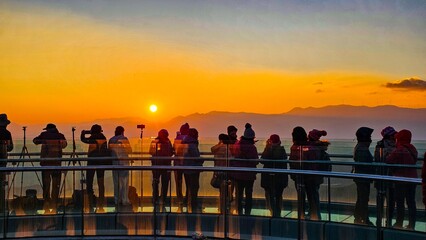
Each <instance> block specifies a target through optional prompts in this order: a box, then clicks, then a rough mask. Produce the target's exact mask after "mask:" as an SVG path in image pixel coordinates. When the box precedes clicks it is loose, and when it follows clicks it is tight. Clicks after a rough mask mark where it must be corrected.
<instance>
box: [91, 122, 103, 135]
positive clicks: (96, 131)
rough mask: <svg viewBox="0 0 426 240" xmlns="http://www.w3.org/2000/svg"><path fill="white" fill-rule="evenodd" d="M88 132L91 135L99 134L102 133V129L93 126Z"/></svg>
mask: <svg viewBox="0 0 426 240" xmlns="http://www.w3.org/2000/svg"><path fill="white" fill-rule="evenodd" d="M90 132H91V133H92V134H93V133H101V132H102V127H101V126H100V125H98V124H95V125H93V126H92V128H90Z"/></svg>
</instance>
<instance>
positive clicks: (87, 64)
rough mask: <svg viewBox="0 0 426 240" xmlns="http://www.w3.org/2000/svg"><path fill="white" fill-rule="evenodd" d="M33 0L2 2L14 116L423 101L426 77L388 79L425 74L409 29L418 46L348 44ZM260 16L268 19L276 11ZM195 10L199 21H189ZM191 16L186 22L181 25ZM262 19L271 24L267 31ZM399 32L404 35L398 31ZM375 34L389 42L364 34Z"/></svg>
mask: <svg viewBox="0 0 426 240" xmlns="http://www.w3.org/2000/svg"><path fill="white" fill-rule="evenodd" d="M30 2H31V1H30ZM30 2H27V3H14V2H9V1H5V2H3V3H2V4H1V6H0V19H2V20H1V25H0V52H1V56H0V85H1V101H0V112H5V113H7V114H8V116H9V118H10V119H12V120H13V121H14V122H17V123H22V124H25V123H45V122H48V121H54V122H58V123H59V122H62V123H67V122H71V123H72V122H81V121H91V120H94V119H101V118H115V117H140V118H144V119H148V120H158V121H166V120H169V119H171V118H173V117H175V116H179V115H188V114H191V113H195V112H200V113H205V112H209V111H215V110H216V111H230V112H254V113H283V112H286V111H289V110H291V109H292V108H294V107H308V106H314V107H320V106H326V105H336V104H351V105H367V106H376V105H385V104H392V105H397V106H403V107H411V108H425V107H426V94H425V93H426V92H425V91H424V90H423V89H424V88H423V89H421V90H416V91H412V90H410V89H402V90H395V89H391V88H386V87H385V85H386V84H387V83H397V82H399V81H402V80H404V79H409V78H414V79H419V80H421V79H422V78H423V79H424V77H425V74H426V72H425V68H424V66H426V59H425V57H424V56H419V55H418V54H417V55H414V54H413V52H415V51H414V50H416V49H417V50H418V49H425V44H424V42H425V41H423V40H424V38H423V40H422V39H420V40H410V41H412V42H410V44H411V45H410V46H412V48H414V50H413V49H408V47H407V49H398V50H397V51H395V48H392V46H393V45H392V43H387V42H381V39H376V38H375V36H372V38H373V40H371V39H369V40H368V37H367V36H365V37H358V38H356V39H357V42H354V43H353V44H354V46H357V47H356V48H355V47H354V48H353V49H351V48H348V47H347V46H345V47H344V46H342V45H346V44H348V43H347V42H344V41H343V40H342V37H336V39H334V38H331V37H324V40H323V41H324V42H326V43H323V42H322V41H320V40H315V41H312V43H310V42H304V41H299V40H298V39H293V40H291V42H285V41H287V40H288V41H290V38H288V37H286V36H285V35H283V33H282V32H275V30H274V29H275V28H273V26H271V27H270V28H267V27H266V28H267V30H265V29H264V28H259V30H258V26H255V25H250V23H247V24H248V27H247V29H244V28H241V24H243V26H245V25H244V23H241V22H238V19H237V20H235V21H236V22H231V26H232V24H236V25H238V26H234V29H231V30H230V29H229V28H230V27H229V26H228V25H226V22H225V23H222V22H219V23H215V24H216V25H217V26H216V25H215V26H214V27H215V28H214V29H212V30H211V31H207V30H203V29H204V28H205V27H206V26H198V25H197V24H199V23H200V22H202V21H201V20H199V19H198V18H196V17H195V16H193V18H194V19H191V17H189V20H188V19H184V20H182V21H181V22H180V21H179V20H180V18H181V17H182V18H183V17H184V16H181V15H178V13H176V14H175V15H173V16H172V17H170V19H167V20H164V21H168V22H167V24H168V25H167V26H169V25H170V24H172V23H173V19H176V22H177V23H176V31H179V33H175V32H173V31H174V30H173V27H174V26H173V25H172V26H170V29H161V28H160V29H161V31H160V30H158V28H154V27H152V29H151V28H150V23H151V22H153V24H156V23H157V21H158V20H157V19H150V18H148V17H147V18H146V19H143V20H144V21H142V20H140V19H139V20H138V21H141V22H140V23H139V24H135V26H137V27H135V26H133V25H131V26H128V25H126V24H119V23H117V22H114V21H112V20H109V19H102V18H99V16H95V15H94V14H92V15H91V14H89V13H86V14H84V13H80V12H78V11H75V9H73V8H71V7H69V6H68V7H67V6H60V5H59V6H55V7H49V6H48V5H46V4H44V5H43V4H41V5H32V4H31V3H30ZM219 7H220V6H218V8H219ZM98 14H99V13H98ZM179 14H180V13H179ZM209 14H212V16H211V18H214V19H213V20H216V18H215V15H214V14H219V13H217V12H215V11H213V10H212V11H211V12H209ZM247 14H248V13H247ZM244 16H245V15H244V14H242V17H244ZM256 16H257V17H258V18H259V19H260V20H264V21H269V20H270V19H269V18H268V17H267V16H268V14H265V15H263V13H259V15H256ZM275 17H278V16H275ZM121 18H124V17H123V16H121ZM121 18H119V20H122V21H124V20H123V19H121ZM217 18H218V19H219V17H217ZM129 19H131V15H130V16H129ZM272 20H274V21H275V19H272ZM272 20H270V21H272ZM126 21H128V20H126ZM188 21H189V23H193V24H190V25H189V26H185V27H182V24H184V23H188ZM133 22H137V21H133ZM209 22H212V21H209ZM213 22H214V21H213ZM278 22H279V21H278ZM202 23H203V22H202ZM237 23H238V24H237ZM423 23H424V21H423ZM221 24H222V25H221ZM201 25H202V24H201ZM324 26H329V25H324ZM186 27H187V28H188V29H189V30H188V34H187V35H186V36H184V37H182V36H180V35H179V34H182V33H181V31H182V29H183V31H185V29H187V28H186ZM334 27H335V26H330V27H329V28H330V29H326V30H324V31H325V32H321V33H315V32H312V31H313V30H312V29H303V28H301V29H300V31H301V34H302V33H303V34H306V35H311V34H320V36H328V34H327V33H328V32H332V31H336V30H335V29H334ZM353 27H354V31H361V32H362V31H366V32H367V31H370V29H365V30H364V29H361V30H360V29H358V27H359V26H353ZM231 28H232V27H231ZM153 29H154V30H153ZM232 30H233V31H235V30H238V31H241V32H238V31H237V33H236V34H235V35H233V36H230V37H229V38H226V37H227V36H218V38H219V37H224V38H225V39H224V40H223V41H219V40H218V39H212V36H213V38H214V37H215V35H214V34H218V33H215V31H217V32H227V31H232ZM262 31H269V34H273V35H270V36H271V37H268V38H267V37H265V36H264V34H265V33H264V32H262ZM195 33H197V34H199V35H197V34H195ZM191 34H194V36H191ZM250 34H253V38H251V37H250V36H252V35H250ZM323 34H324V35H323ZM389 34H392V32H390V33H389ZM188 35H189V36H188ZM291 36H293V35H291ZM423 36H424V35H421V36H420V37H423ZM317 37H318V36H317ZM370 37H371V36H370ZM409 37H410V36H407V38H409ZM364 38H367V40H365V41H366V42H365V46H362V44H363V41H364ZM300 39H305V38H304V37H303V36H300ZM313 39H316V38H315V35H314V36H313ZM263 40H267V41H270V42H268V43H264V42H263ZM210 41H217V42H213V43H212V42H210ZM281 41H282V43H281ZM340 41H343V42H340ZM348 41H349V40H348ZM393 41H401V42H404V41H405V40H404V39H399V37H395V39H394V40H393ZM407 41H408V40H407ZM336 42H337V44H335V43H336ZM371 42H378V43H377V45H378V46H381V47H377V48H375V47H374V46H367V45H368V44H370V43H371ZM340 43H343V44H340ZM292 44H293V45H292ZM299 44H300V45H299ZM323 44H327V45H328V47H330V46H332V47H333V48H332V49H331V48H324V45H323ZM355 44H361V46H359V45H355ZM388 47H389V48H388ZM360 49H361V50H360ZM389 50H392V51H391V53H389ZM370 51H373V52H374V51H376V52H375V53H374V54H372V53H371V52H370ZM423 52H424V51H423ZM345 56H347V57H348V58H350V60H348V59H346V57H345ZM410 56H411V57H412V59H410ZM396 57H399V63H398V62H395V58H396ZM396 66H398V67H396ZM419 66H423V67H419ZM151 104H156V105H157V106H158V111H157V112H156V113H155V114H153V113H150V112H149V106H150V105H151Z"/></svg>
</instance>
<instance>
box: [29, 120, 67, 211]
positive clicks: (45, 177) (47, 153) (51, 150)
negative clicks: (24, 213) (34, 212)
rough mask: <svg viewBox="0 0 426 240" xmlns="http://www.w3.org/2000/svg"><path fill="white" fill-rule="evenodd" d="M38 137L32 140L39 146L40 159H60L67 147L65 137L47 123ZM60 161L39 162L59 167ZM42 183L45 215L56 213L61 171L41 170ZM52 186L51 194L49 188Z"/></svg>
mask: <svg viewBox="0 0 426 240" xmlns="http://www.w3.org/2000/svg"><path fill="white" fill-rule="evenodd" d="M43 130H45V131H44V132H42V133H41V134H40V135H39V136H37V137H35V138H34V139H33V142H34V144H36V145H38V144H41V152H40V158H42V159H43V158H62V149H64V148H65V147H66V146H67V141H66V139H65V136H64V135H63V134H62V133H60V132H59V131H58V129H57V128H56V126H55V124H53V123H49V124H47V126H46V127H45V128H43ZM61 163H62V161H61V160H59V159H58V160H41V161H40V165H41V166H61ZM41 178H42V182H43V200H44V204H43V208H44V211H45V213H46V214H49V213H50V209H52V213H56V209H57V207H56V206H57V204H58V202H57V201H58V197H59V187H60V184H61V171H59V170H43V171H41ZM51 186H52V192H50V187H51Z"/></svg>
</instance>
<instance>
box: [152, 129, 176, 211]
mask: <svg viewBox="0 0 426 240" xmlns="http://www.w3.org/2000/svg"><path fill="white" fill-rule="evenodd" d="M149 153H150V154H151V155H152V157H153V158H152V159H151V164H152V166H171V165H172V160H171V159H170V157H171V156H173V146H172V143H171V142H170V139H169V132H168V131H167V130H166V129H161V130H160V131H159V132H158V136H157V137H156V138H155V139H154V140H153V141H152V142H151V146H150V148H149ZM155 157H163V158H162V159H161V158H155ZM170 176H171V172H170V171H167V170H153V171H152V198H153V201H154V204H158V205H159V207H160V211H163V210H164V208H165V204H166V201H167V191H168V189H169V182H170ZM160 181H161V193H160V196H159V193H158V187H159V184H160ZM159 197H160V199H159V200H160V201H159V202H157V201H158V198H159Z"/></svg>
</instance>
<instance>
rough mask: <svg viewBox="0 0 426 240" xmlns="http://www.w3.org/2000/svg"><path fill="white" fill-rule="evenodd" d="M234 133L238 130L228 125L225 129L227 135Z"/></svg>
mask: <svg viewBox="0 0 426 240" xmlns="http://www.w3.org/2000/svg"><path fill="white" fill-rule="evenodd" d="M236 131H238V129H237V128H236V127H235V126H234V125H230V126H228V128H227V132H228V134H230V133H231V132H236Z"/></svg>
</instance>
